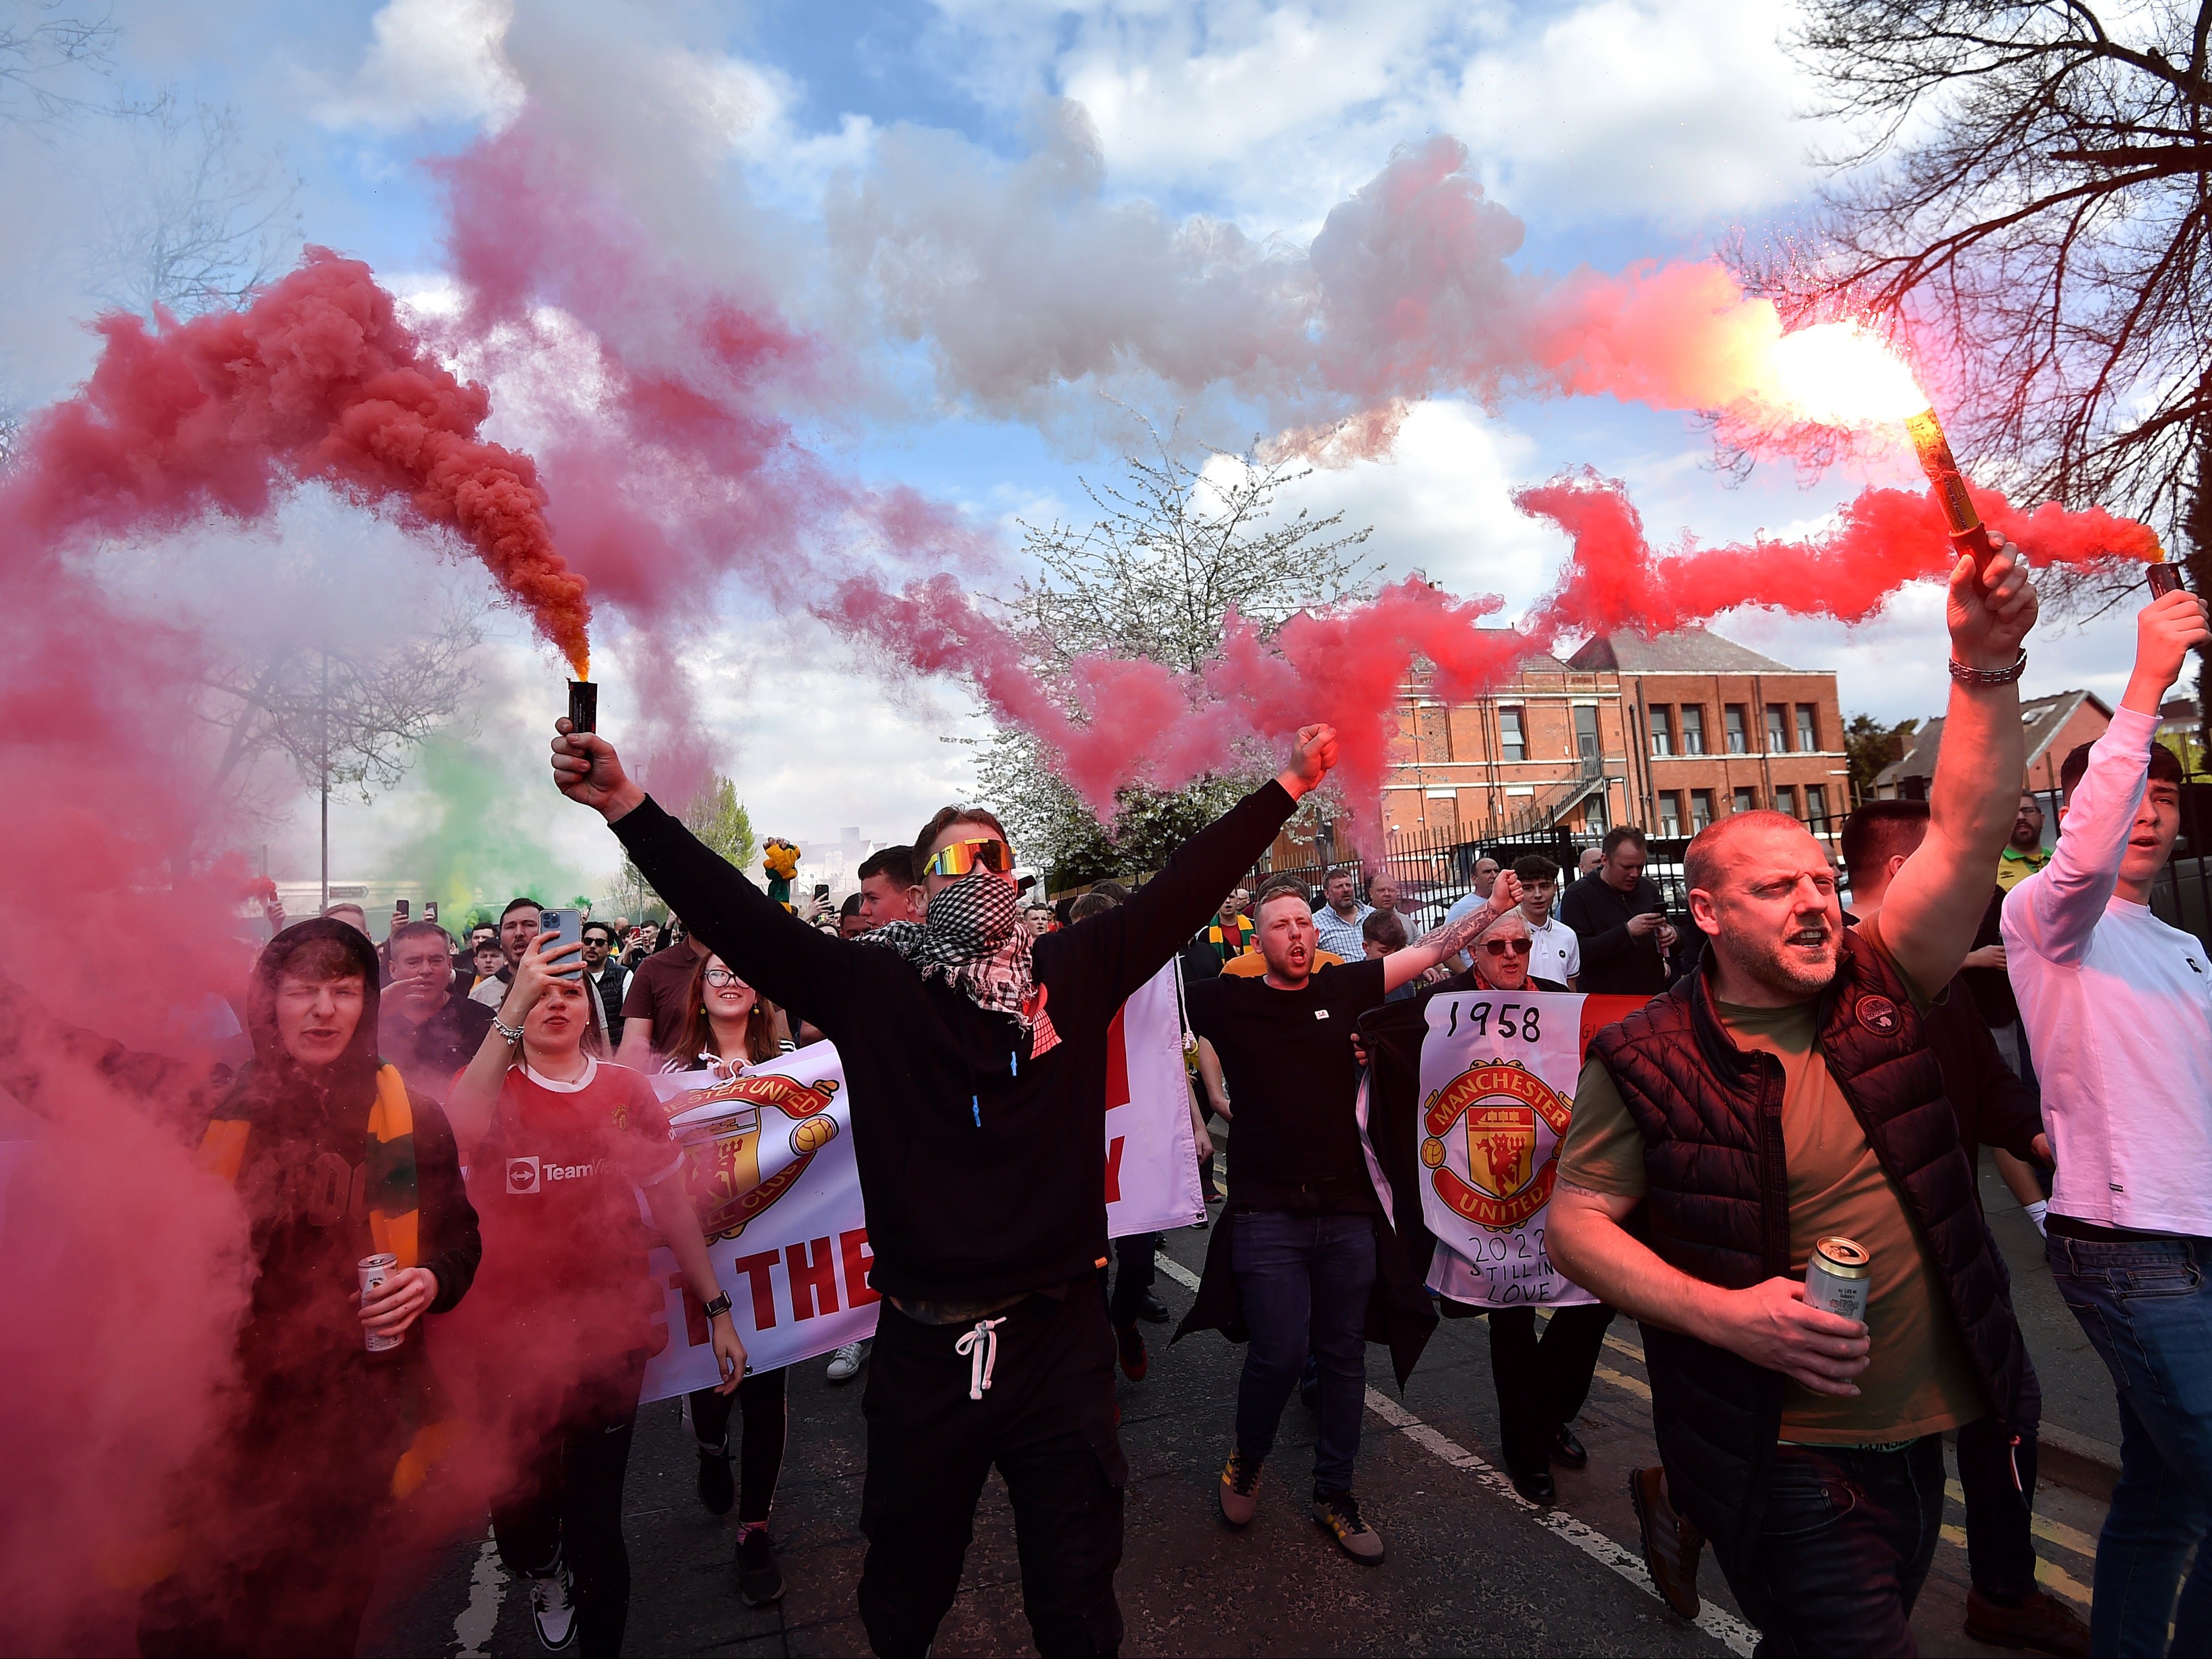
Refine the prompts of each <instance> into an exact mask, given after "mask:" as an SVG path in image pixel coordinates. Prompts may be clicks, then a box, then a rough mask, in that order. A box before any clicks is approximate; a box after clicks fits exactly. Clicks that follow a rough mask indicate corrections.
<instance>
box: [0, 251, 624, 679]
mask: <svg viewBox="0 0 2212 1659" xmlns="http://www.w3.org/2000/svg"><path fill="white" fill-rule="evenodd" d="M99 328H100V333H101V334H102V335H103V336H105V337H106V345H105V346H104V348H103V349H102V350H101V353H100V361H99V362H98V364H97V365H96V366H95V367H94V370H93V374H92V378H91V380H89V381H88V383H87V384H86V386H84V389H83V390H82V391H81V392H78V394H77V395H76V397H74V398H70V399H69V400H68V401H67V402H65V403H61V404H55V405H54V406H53V407H52V408H51V409H49V410H46V411H45V412H44V413H43V414H41V415H40V416H39V417H38V418H37V419H36V420H35V421H34V422H33V423H32V425H31V427H30V429H29V431H28V432H27V434H26V436H25V442H24V453H23V456H22V459H21V461H20V462H19V463H18V464H17V465H15V467H14V468H13V469H12V470H11V471H10V473H9V478H8V482H7V483H6V485H5V487H4V489H0V532H4V533H6V534H7V535H9V537H10V538H14V539H15V556H17V557H26V556H36V555H37V554H38V552H39V551H40V550H41V549H49V548H53V547H56V546H58V544H61V543H63V542H64V541H65V540H67V539H69V538H74V537H76V536H79V535H81V534H82V533H83V532H88V531H106V532H113V533H116V534H118V535H133V534H140V533H146V532H162V531H169V530H175V529H178V528H180V527H182V526H185V525H186V524H189V523H190V522H191V521H192V520H195V519H197V518H199V517H200V516H202V515H203V514H205V513H210V512H216V513H228V514H230V515H232V516H234V517H237V518H241V519H257V518H259V517H261V516H262V515H263V514H264V513H267V512H268V510H269V507H270V502H271V499H272V497H273V495H274V493H275V492H276V489H278V488H279V487H281V485H282V484H283V483H286V482H307V481H309V480H314V481H319V482H322V483H328V484H330V485H331V486H332V487H333V488H335V489H338V490H339V491H341V492H342V493H343V494H344V495H348V496H349V497H350V498H351V499H353V500H354V501H357V502H359V503H360V504H361V505H362V506H363V507H370V508H372V509H374V508H376V507H396V508H397V509H398V511H399V512H400V513H401V514H402V515H403V516H404V517H405V518H407V519H409V520H412V521H414V522H416V523H418V524H422V525H437V526H444V527H446V528H447V529H451V530H453V531H455V532H459V534H460V536H461V537H462V538H464V539H465V540H466V541H467V542H468V544H470V545H471V547H472V548H474V549H475V550H476V553H477V556H478V557H479V558H481V559H482V560H483V562H484V564H485V566H486V568H489V570H490V572H491V574H492V575H493V576H494V577H495V579H497V580H498V582H499V584H500V586H501V587H502V588H504V589H505V590H506V591H507V592H508V593H509V594H511V595H513V598H514V599H516V600H517V601H518V602H520V604H521V605H522V606H523V607H524V609H526V611H528V612H529V613H530V616H531V618H532V621H533V622H535V623H537V625H538V632H539V633H541V634H543V635H544V637H545V638H546V639H547V640H548V641H550V642H551V643H552V644H553V645H555V646H556V647H558V648H559V649H560V651H561V653H562V655H563V656H565V657H567V658H568V660H569V661H570V662H571V663H573V664H575V665H577V667H578V669H579V671H581V670H582V668H583V666H584V665H585V663H586V660H587V659H588V656H589V644H588V641H587V640H586V624H587V623H588V622H589V620H590V617H591V608H590V605H589V604H588V603H587V602H586V599H585V597H584V584H583V582H582V581H581V580H580V579H579V578H578V577H577V576H576V574H574V572H573V571H571V570H570V569H569V568H568V566H567V564H566V563H564V562H562V557H561V556H560V554H559V553H557V552H556V551H555V550H554V547H553V537H552V532H551V531H550V529H548V528H547V526H546V522H545V512H544V508H545V495H544V490H543V489H540V487H539V485H538V473H537V469H536V468H535V467H534V466H533V465H532V463H531V461H530V459H529V458H528V457H527V456H524V455H518V454H516V453H514V452H513V451H512V450H508V449H505V448H502V447H501V446H499V445H497V444H494V443H488V442H486V441H483V439H481V438H479V437H478V436H477V429H478V428H480V427H481V426H482V425H483V420H484V417H485V416H486V414H487V413H488V412H489V407H490V400H489V395H488V394H487V393H486V392H485V391H484V390H483V387H481V386H467V385H464V384H463V383H462V382H461V381H459V380H457V379H455V378H454V376H453V374H451V373H450V372H448V371H447V369H445V368H442V367H441V366H440V365H439V364H438V363H436V362H435V361H433V360H432V359H430V358H429V357H428V356H425V355H424V353H423V352H422V349H421V347H420V345H419V343H417V341H416V338H415V337H414V335H413V334H412V333H410V331H408V330H407V328H406V327H405V326H404V325H402V324H401V323H400V322H399V320H398V316H397V313H396V312H395V309H394V307H393V303H392V296H391V295H388V294H386V293H385V291H384V290H383V289H380V288H379V287H378V286H377V285H376V283H375V282H374V279H373V278H372V277H371V276H370V275H369V270H368V266H367V265H365V264H362V263H361V262H360V261H358V260H355V259H341V258H338V257H337V255H335V254H333V253H331V252H328V251H327V250H325V249H321V248H310V249H309V250H308V251H307V260H306V263H305V264H302V265H301V267H300V269H299V270H295V271H294V272H292V273H291V274H290V275H289V276H286V277H284V278H283V279H282V280H281V281H279V282H277V283H274V284H273V285H271V286H270V288H268V289H264V291H263V292H261V293H260V294H259V295H257V296H256V297H255V299H254V301H253V303H252V305H250V306H248V307H246V309H245V310H243V311H238V312H210V313H207V314H206V315H204V316H201V317H197V318H195V319H192V320H191V322H188V323H177V322H174V321H172V320H169V319H163V320H162V321H161V324H159V325H157V326H156V327H155V329H153V330H151V331H149V330H148V328H147V327H146V325H144V324H143V323H142V322H141V321H140V320H139V319H137V318H136V317H131V316H120V315H111V316H108V317H105V318H102V319H100V324H99Z"/></svg>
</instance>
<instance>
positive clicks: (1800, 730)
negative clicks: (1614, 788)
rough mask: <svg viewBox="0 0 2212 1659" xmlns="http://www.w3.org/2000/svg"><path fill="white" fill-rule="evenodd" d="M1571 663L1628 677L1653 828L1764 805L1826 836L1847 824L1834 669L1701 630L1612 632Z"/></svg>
mask: <svg viewBox="0 0 2212 1659" xmlns="http://www.w3.org/2000/svg"><path fill="white" fill-rule="evenodd" d="M1571 661H1572V664H1573V665H1574V666H1575V667H1577V668H1582V669H1587V670H1591V671H1603V670H1608V669H1609V670H1611V671H1613V672H1614V673H1615V674H1617V675H1618V676H1619V678H1620V695H1621V703H1622V713H1623V716H1624V718H1625V720H1626V723H1627V725H1628V727H1629V730H1630V731H1631V732H1632V733H1634V734H1635V739H1636V740H1635V741H1634V742H1633V743H1632V745H1631V750H1632V754H1633V755H1634V757H1635V764H1634V765H1633V766H1632V769H1631V770H1632V776H1631V777H1630V779H1629V780H1628V781H1629V784H1630V787H1631V789H1632V792H1633V793H1634V797H1635V802H1636V806H1635V811H1636V814H1637V818H1638V822H1639V823H1642V824H1643V825H1644V827H1645V828H1646V829H1649V830H1650V831H1651V832H1652V833H1653V834H1654V835H1657V836H1667V837H1668V838H1670V839H1671V838H1673V837H1674V836H1693V835H1695V834H1697V832H1698V831H1699V830H1700V829H1704V828H1705V826H1706V825H1707V824H1709V823H1711V822H1713V820H1714V819H1716V818H1718V817H1726V816H1727V815H1728V814H1729V813H1731V812H1748V811H1753V810H1756V809H1771V810H1773V811H1781V812H1787V813H1789V814H1790V817H1794V818H1802V820H1804V822H1805V823H1807V824H1808V825H1810V826H1811V827H1812V829H1813V830H1814V833H1815V834H1818V835H1822V836H1833V835H1834V834H1836V833H1837V832H1838V830H1840V829H1841V827H1842V823H1843V818H1844V814H1845V813H1846V812H1848V811H1850V758H1849V757H1848V756H1847V755H1846V754H1845V752H1844V720H1843V711H1842V708H1841V707H1840V706H1839V704H1838V702H1837V697H1836V677H1835V675H1834V673H1833V672H1832V671H1826V670H1817V671H1810V670H1804V669H1796V668H1792V667H1790V665H1788V664H1786V663H1780V662H1777V661H1776V660H1775V659H1773V658H1771V657H1767V656H1762V655H1761V654H1760V653H1758V652H1756V651H1753V650H1751V649H1750V648H1748V647H1745V646H1741V645H1738V644H1737V643H1736V642H1735V641H1733V640H1728V639H1723V638H1722V637H1721V636H1720V635H1717V634H1714V633H1711V632H1709V631H1707V630H1706V629H1702V628H1685V629H1680V630H1679V631H1677V632H1675V633H1673V634H1666V635H1661V636H1660V637H1659V638H1657V639H1656V640H1647V639H1644V637H1642V636H1641V635H1635V634H1613V635H1601V636H1600V637H1598V638H1596V639H1594V640H1592V641H1589V644H1587V645H1585V646H1583V648H1582V649H1581V650H1579V651H1577V653H1575V654H1574V657H1573V658H1572V659H1571Z"/></svg>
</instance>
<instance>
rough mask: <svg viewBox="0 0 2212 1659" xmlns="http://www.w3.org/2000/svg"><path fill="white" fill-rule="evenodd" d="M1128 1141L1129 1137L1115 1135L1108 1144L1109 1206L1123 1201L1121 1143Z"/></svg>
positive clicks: (1107, 1190)
mask: <svg viewBox="0 0 2212 1659" xmlns="http://www.w3.org/2000/svg"><path fill="white" fill-rule="evenodd" d="M1127 1139H1128V1136H1127V1135H1115V1137H1114V1139H1111V1140H1109V1141H1108V1142H1107V1143H1106V1201H1107V1202H1108V1203H1109V1204H1119V1203H1120V1202H1121V1143H1122V1142H1123V1141H1125V1140H1127Z"/></svg>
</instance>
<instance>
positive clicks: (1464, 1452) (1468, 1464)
mask: <svg viewBox="0 0 2212 1659" xmlns="http://www.w3.org/2000/svg"><path fill="white" fill-rule="evenodd" d="M1154 1260H1156V1261H1158V1263H1159V1265H1160V1268H1161V1271H1162V1272H1164V1273H1166V1274H1167V1276H1168V1277H1169V1278H1170V1279H1174V1280H1175V1282H1176V1284H1178V1285H1182V1286H1183V1288H1184V1289H1186V1290H1191V1291H1195V1290H1196V1289H1197V1288H1198V1275H1197V1274H1196V1273H1193V1272H1191V1270H1190V1269H1189V1268H1188V1267H1184V1266H1183V1265H1182V1263H1181V1262H1180V1261H1170V1259H1169V1258H1168V1257H1167V1256H1165V1255H1158V1256H1156V1257H1155V1258H1154ZM1367 1409H1368V1410H1369V1411H1370V1412H1373V1413H1375V1415H1376V1416H1377V1417H1379V1418H1381V1419H1383V1421H1384V1422H1385V1423H1387V1424H1389V1425H1390V1426H1391V1427H1392V1428H1393V1429H1395V1430H1396V1431H1398V1432H1399V1433H1401V1434H1402V1435H1404V1436H1405V1437H1406V1438H1407V1439H1408V1440H1410V1441H1412V1442H1413V1443H1414V1444H1415V1445H1417V1446H1419V1447H1420V1448H1421V1449H1422V1450H1424V1451H1425V1452H1427V1453H1428V1454H1429V1455H1431V1456H1432V1457H1434V1458H1436V1459H1437V1461H1438V1462H1442V1463H1445V1464H1448V1465H1449V1466H1450V1467H1451V1468H1455V1469H1457V1470H1459V1471H1461V1472H1462V1474H1471V1475H1473V1476H1474V1478H1475V1479H1476V1480H1478V1481H1480V1483H1481V1484H1482V1485H1484V1486H1487V1487H1488V1488H1489V1489H1490V1490H1491V1491H1492V1492H1494V1493H1496V1494H1497V1495H1498V1497H1500V1498H1504V1500H1505V1501H1506V1502H1507V1503H1508V1504H1512V1505H1513V1506H1514V1507H1515V1508H1516V1509H1519V1510H1525V1511H1527V1512H1528V1516H1530V1518H1531V1519H1533V1520H1534V1522H1536V1524H1537V1525H1538V1526H1540V1527H1542V1528H1544V1529H1545V1530H1547V1532H1551V1533H1553V1534H1557V1535H1558V1536H1559V1537H1560V1538H1562V1539H1565V1541H1567V1542H1568V1543H1570V1544H1572V1545H1573V1546H1574V1547H1576V1548H1577V1549H1578V1550H1580V1551H1581V1552H1582V1553H1583V1554H1585V1555H1587V1556H1589V1558H1590V1559H1591V1560H1593V1561H1595V1562H1596V1563H1598V1565H1601V1566H1603V1567H1608V1568H1610V1569H1612V1571H1614V1572H1616V1573H1619V1574H1620V1576H1621V1577H1623V1578H1626V1580H1627V1581H1628V1582H1629V1583H1632V1584H1633V1585H1635V1586H1636V1587H1637V1589H1640V1590H1642V1591H1643V1592H1644V1594H1645V1595H1649V1596H1650V1597H1651V1598H1652V1600H1654V1601H1660V1600H1662V1598H1661V1596H1660V1595H1659V1592H1658V1590H1657V1589H1656V1588H1655V1587H1654V1586H1653V1584H1652V1583H1651V1574H1650V1570H1649V1569H1648V1568H1646V1567H1645V1566H1644V1558H1643V1557H1642V1556H1641V1555H1639V1554H1638V1553H1637V1552H1636V1551H1634V1550H1632V1549H1630V1548H1628V1547H1626V1546H1625V1545H1622V1544H1618V1543H1615V1542H1614V1541H1613V1540H1612V1539H1610V1538H1608V1537H1607V1536H1606V1535H1605V1534H1603V1533H1601V1532H1600V1531H1599V1530H1598V1529H1597V1528H1595V1527H1592V1526H1589V1525H1588V1524H1586V1523H1585V1522H1581V1521H1577V1520H1576V1519H1575V1517H1574V1516H1571V1515H1569V1514H1568V1513H1567V1512H1566V1511H1565V1510H1562V1509H1557V1508H1553V1509H1539V1508H1537V1506H1536V1505H1535V1504H1531V1503H1530V1502H1529V1501H1528V1499H1527V1498H1523V1497H1522V1495H1521V1494H1520V1493H1519V1492H1516V1491H1514V1490H1513V1483H1512V1482H1511V1481H1510V1480H1507V1479H1506V1478H1505V1476H1504V1475H1503V1474H1500V1473H1499V1472H1498V1470H1496V1469H1494V1468H1491V1466H1490V1465H1489V1464H1487V1463H1486V1462H1483V1461H1482V1459H1480V1457H1477V1456H1476V1455H1474V1453H1473V1452H1471V1451H1469V1450H1468V1449H1467V1448H1466V1447H1464V1446H1462V1445H1461V1444H1460V1443H1458V1442H1457V1441H1455V1440H1453V1439H1451V1438H1449V1437H1447V1436H1445V1435H1443V1434H1439V1433H1438V1432H1437V1431H1436V1430H1434V1429H1432V1428H1431V1427H1430V1426H1429V1425H1427V1424H1425V1423H1424V1422H1423V1421H1421V1419H1419V1418H1418V1417H1416V1416H1414V1415H1413V1413H1411V1412H1409V1411H1407V1409H1406V1408H1405V1407H1403V1406H1401V1405H1400V1404H1398V1402H1397V1401H1395V1400H1392V1399H1391V1398H1390V1397H1389V1395H1385V1394H1383V1393H1381V1392H1380V1391H1378V1390H1376V1389H1368V1391H1367ZM1696 1623H1697V1626H1698V1628H1699V1629H1700V1630H1702V1631H1704V1632H1705V1634H1706V1635H1708V1636H1710V1637H1711V1638H1713V1639H1714V1640H1715V1641H1717V1642H1718V1643H1719V1644H1721V1645H1722V1646H1723V1647H1725V1648H1726V1649H1728V1650H1729V1652H1731V1653H1735V1654H1741V1655H1742V1656H1743V1659H1750V1655H1751V1651H1752V1650H1753V1648H1755V1647H1757V1646H1758V1645H1759V1632H1757V1631H1755V1630H1753V1628H1752V1627H1751V1626H1749V1625H1747V1624H1745V1623H1744V1622H1743V1620H1741V1619H1738V1618H1736V1617H1735V1615H1734V1614H1733V1613H1726V1612H1723V1610H1722V1609H1721V1608H1719V1607H1715V1606H1713V1605H1712V1604H1711V1602H1710V1601H1709V1602H1707V1603H1705V1607H1704V1608H1703V1610H1702V1611H1700V1612H1699V1614H1698V1617H1697V1620H1696Z"/></svg>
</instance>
